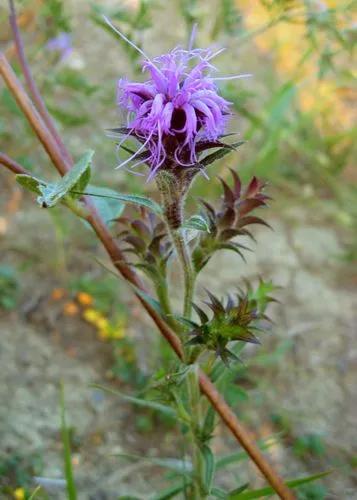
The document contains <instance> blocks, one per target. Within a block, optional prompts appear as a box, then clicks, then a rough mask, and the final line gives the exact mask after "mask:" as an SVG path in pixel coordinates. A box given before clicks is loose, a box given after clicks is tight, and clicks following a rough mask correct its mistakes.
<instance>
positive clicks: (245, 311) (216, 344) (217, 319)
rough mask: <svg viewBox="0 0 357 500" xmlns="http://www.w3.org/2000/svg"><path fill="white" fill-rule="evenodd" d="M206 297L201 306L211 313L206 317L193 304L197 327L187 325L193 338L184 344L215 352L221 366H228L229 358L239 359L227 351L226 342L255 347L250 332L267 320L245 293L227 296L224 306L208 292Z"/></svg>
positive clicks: (191, 323) (257, 342)
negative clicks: (251, 344)
mask: <svg viewBox="0 0 357 500" xmlns="http://www.w3.org/2000/svg"><path fill="white" fill-rule="evenodd" d="M207 295H208V297H209V301H208V302H205V303H206V305H207V306H208V307H209V308H210V309H211V310H212V312H213V316H212V318H209V317H208V315H207V314H206V313H205V312H204V311H203V309H201V308H200V307H198V306H197V305H196V304H193V307H194V309H195V311H196V313H197V315H198V317H199V319H200V324H199V323H196V322H194V321H190V322H189V323H190V326H191V327H192V330H191V331H190V335H192V336H193V338H192V339H191V340H190V341H189V342H188V344H189V345H202V346H205V347H206V348H207V349H209V350H213V351H215V352H216V354H217V356H220V357H221V358H222V360H223V361H224V362H225V363H228V361H229V359H230V358H232V359H239V358H238V357H237V356H236V355H235V354H234V353H233V352H232V351H230V350H229V349H228V348H227V345H228V343H229V342H231V341H237V340H240V341H242V342H249V343H253V344H259V343H260V342H259V340H258V339H257V337H256V336H255V334H254V332H257V331H259V330H261V328H260V327H259V321H261V320H262V319H268V318H267V317H266V316H265V314H264V313H263V312H260V311H259V307H258V303H257V301H256V300H255V299H252V298H250V297H249V295H248V294H240V293H238V294H237V295H236V296H235V297H232V296H231V295H229V296H228V298H227V300H226V302H225V303H224V301H220V300H219V299H218V298H217V297H216V296H215V295H213V294H212V293H210V292H209V291H207Z"/></svg>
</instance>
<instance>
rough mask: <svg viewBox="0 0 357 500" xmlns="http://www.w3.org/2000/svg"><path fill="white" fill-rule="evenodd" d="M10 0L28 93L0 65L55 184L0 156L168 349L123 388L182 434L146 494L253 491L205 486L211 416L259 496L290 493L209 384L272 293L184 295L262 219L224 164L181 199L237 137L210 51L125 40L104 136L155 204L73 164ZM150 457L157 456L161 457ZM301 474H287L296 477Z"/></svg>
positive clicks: (253, 190)
mask: <svg viewBox="0 0 357 500" xmlns="http://www.w3.org/2000/svg"><path fill="white" fill-rule="evenodd" d="M10 5H11V7H12V10H11V16H10V22H11V26H12V29H13V32H14V35H15V36H14V39H15V42H16V48H17V52H18V55H19V60H20V63H21V67H22V70H23V73H24V76H25V80H26V84H27V86H28V88H29V91H30V94H31V98H32V101H31V99H30V97H29V96H28V95H27V94H26V92H25V91H24V89H23V88H22V86H21V84H20V83H19V81H18V80H17V78H16V76H15V74H14V73H13V71H12V69H11V67H10V65H9V64H8V62H7V59H6V58H5V56H4V55H2V54H1V55H0V74H1V75H2V77H3V79H4V81H5V83H6V85H7V86H8V88H9V90H10V91H11V92H12V94H13V96H14V97H15V99H16V101H17V103H18V105H19V107H20V108H21V110H22V111H23V112H24V114H25V115H26V117H27V119H28V121H29V123H30V125H31V127H32V128H33V130H34V131H35V133H36V134H37V136H38V138H39V140H40V141H41V143H42V144H43V146H44V147H45V150H46V151H47V153H48V155H49V158H50V159H51V161H52V163H53V165H54V166H55V168H56V169H57V171H58V172H59V174H60V177H59V179H58V180H57V181H55V182H48V181H47V180H45V179H40V178H38V177H34V176H32V175H30V174H29V173H28V172H26V170H25V169H24V168H23V167H22V166H21V165H19V164H18V163H17V162H15V161H14V160H12V159H11V158H9V157H8V156H7V155H5V154H3V153H1V154H0V163H1V164H2V165H3V166H5V167H6V168H8V169H9V170H10V171H12V172H14V173H15V174H17V175H16V179H17V181H18V182H19V184H21V185H22V186H23V187H25V188H27V189H28V190H30V191H31V192H33V193H35V194H36V195H37V201H38V203H39V205H40V206H41V207H42V208H43V209H46V210H51V208H52V207H54V206H56V205H62V206H64V207H66V208H68V209H69V210H71V211H72V212H73V213H74V214H75V215H76V216H78V217H79V218H81V219H82V220H84V222H85V224H86V226H87V227H89V228H92V230H93V231H94V233H95V235H96V236H97V237H98V239H99V241H100V242H101V243H102V245H103V246H104V248H105V250H106V251H107V253H108V255H109V257H110V259H111V261H112V263H113V266H114V268H115V269H116V271H118V273H119V274H118V276H119V275H121V276H122V277H123V278H124V279H126V280H127V281H128V282H129V283H130V284H131V285H132V288H133V292H134V294H135V295H136V296H137V298H138V299H139V301H140V303H141V305H142V306H143V307H144V309H145V310H146V311H147V312H148V314H149V315H150V316H151V318H152V319H153V320H154V322H155V324H156V326H157V327H158V329H159V331H160V333H161V334H162V335H163V336H164V337H165V338H166V340H167V341H168V342H169V344H170V346H171V347H172V349H173V350H174V352H175V353H176V354H177V361H175V363H173V364H171V365H170V367H169V368H167V367H166V368H165V367H163V370H164V373H163V374H162V376H161V377H160V378H159V379H157V378H156V379H155V380H154V381H153V383H152V386H151V389H152V391H151V390H150V393H152V394H153V397H154V398H155V400H154V401H153V400H152V399H149V398H148V397H146V398H140V399H138V398H133V397H131V398H130V401H132V402H134V403H135V402H136V403H138V404H140V405H141V406H145V405H146V406H148V407H150V408H155V409H156V410H159V411H163V412H164V413H166V414H168V415H170V417H171V418H173V419H174V420H175V421H177V423H178V424H179V425H180V426H181V428H182V429H183V430H184V432H183V434H182V439H183V440H185V441H187V443H186V444H184V445H183V446H182V447H181V448H182V449H185V450H187V453H186V454H185V456H181V457H177V460H176V461H175V464H176V468H175V471H176V474H178V475H179V478H178V480H177V482H175V483H174V484H173V485H172V486H171V487H170V490H169V491H166V492H162V493H160V494H159V495H157V496H155V495H154V496H155V498H173V497H174V496H177V495H181V496H184V497H185V498H187V499H194V500H195V499H204V498H208V497H210V498H211V497H216V498H240V496H239V495H243V493H244V494H247V495H248V496H247V498H257V497H258V496H260V494H258V493H259V492H257V491H253V492H249V491H248V485H246V484H244V485H243V486H241V487H239V488H238V489H236V487H237V485H233V486H234V491H231V492H230V491H224V490H222V489H221V488H219V487H217V484H216V482H215V481H216V475H215V472H216V467H215V464H217V471H219V468H220V466H219V463H220V462H219V460H217V459H216V457H215V455H214V452H213V450H212V447H211V442H212V439H213V436H214V431H215V428H216V425H217V416H220V417H221V419H222V421H223V423H224V424H225V425H226V426H227V428H228V429H229V430H230V431H231V433H232V434H233V436H234V437H235V439H236V440H237V441H238V443H239V444H240V445H241V446H242V447H243V448H244V450H245V451H246V452H247V456H249V457H250V458H251V459H252V460H253V461H254V463H255V464H256V466H257V467H258V468H259V470H260V471H261V472H262V474H263V475H264V477H265V478H266V480H267V481H268V483H269V484H270V486H269V487H267V488H265V489H264V491H263V494H264V495H265V494H272V493H274V491H275V492H276V493H277V494H278V495H279V496H280V498H283V499H292V498H294V496H293V494H292V492H291V490H290V489H289V487H288V486H287V484H286V483H285V482H284V481H283V480H282V479H281V478H280V476H279V475H278V473H277V472H276V471H275V470H274V469H273V468H272V466H271V465H270V464H269V462H268V461H267V460H266V458H265V457H264V455H263V454H262V453H261V451H260V450H259V447H258V446H257V445H256V444H255V443H254V442H252V440H251V439H250V437H249V433H248V432H247V431H246V430H245V429H244V427H243V426H242V424H241V423H240V422H239V420H238V419H237V417H236V415H235V414H234V413H233V411H232V410H231V409H230V408H229V406H228V405H227V403H226V402H225V400H224V398H223V396H222V395H221V394H220V392H219V391H218V389H217V388H216V387H215V386H214V385H213V381H219V379H220V377H222V376H223V374H224V372H225V370H228V369H229V365H230V364H231V363H236V362H240V361H239V356H238V353H239V354H240V353H241V351H242V347H243V346H244V345H245V344H246V343H258V342H259V332H260V330H261V329H262V328H263V326H264V323H265V322H266V320H267V317H266V312H265V309H266V305H267V304H268V303H269V302H270V301H271V300H273V299H272V298H271V297H269V296H267V294H266V293H265V292H264V290H265V289H266V287H264V283H261V284H260V285H258V289H257V290H254V289H253V288H252V287H251V286H247V285H246V284H245V285H244V287H242V289H238V288H237V291H236V293H234V294H232V295H229V294H227V296H226V297H218V296H217V294H216V293H215V292H214V291H213V290H207V291H206V292H205V297H206V300H205V301H204V302H203V303H202V302H201V300H200V299H199V298H198V297H197V296H196V281H197V277H198V276H199V274H200V273H201V272H202V271H203V270H204V268H205V265H206V264H207V262H208V260H209V259H210V258H211V257H212V255H213V254H214V253H215V252H217V251H219V250H232V251H234V252H236V253H237V254H238V257H237V258H241V257H244V252H245V251H246V247H245V246H244V245H243V244H242V242H241V241H240V238H241V237H245V238H246V237H247V236H248V237H249V238H251V239H253V235H252V233H251V228H250V226H251V225H253V224H265V225H266V223H265V222H264V221H263V219H262V218H261V217H260V216H257V215H256V214H255V212H256V211H257V212H258V210H260V209H261V208H262V207H264V206H265V205H266V202H267V200H268V197H267V195H266V194H264V183H262V182H261V181H259V180H257V179H256V178H253V179H252V180H251V182H250V183H249V184H248V185H247V186H245V187H242V186H241V182H240V178H239V176H238V174H237V172H236V171H232V177H233V182H232V184H231V185H228V184H227V183H226V182H225V181H223V180H222V181H221V182H222V187H223V197H222V199H221V200H218V201H214V200H204V201H202V202H201V205H200V210H199V213H197V214H191V216H188V215H187V214H186V210H185V203H186V200H187V198H188V197H190V193H191V191H190V189H191V187H192V184H193V182H194V180H195V178H197V176H200V175H202V176H204V177H206V178H207V182H212V181H210V180H209V175H212V172H211V173H210V174H208V168H211V165H212V164H213V163H214V162H215V161H216V160H218V159H220V158H223V157H224V156H225V155H227V154H228V153H234V151H235V150H236V149H237V148H238V147H239V146H240V144H241V142H233V143H232V142H227V140H228V137H229V136H230V134H228V133H227V126H228V119H229V116H230V114H231V112H230V103H229V102H227V101H226V100H225V99H224V98H223V97H222V96H220V94H219V88H218V82H219V81H220V80H222V79H224V78H225V77H219V76H215V73H214V72H215V67H214V66H213V60H214V58H215V57H216V56H218V54H219V53H220V51H216V52H213V51H211V50H209V49H195V48H193V44H194V37H193V36H192V38H191V41H190V44H189V47H188V49H183V48H176V49H174V50H173V51H172V52H170V53H169V54H166V55H162V56H159V57H156V58H153V59H150V58H149V57H148V56H147V55H146V54H145V53H144V52H142V51H141V49H138V48H137V47H135V46H134V47H133V48H134V49H135V50H137V51H138V52H139V54H140V56H141V57H142V58H143V62H142V65H143V70H144V71H145V72H147V73H148V77H147V80H146V81H144V82H143V83H132V82H128V81H127V80H126V79H123V78H122V79H121V80H119V83H118V106H119V107H120V108H121V109H122V110H123V111H124V112H125V114H126V124H125V126H123V124H118V125H119V127H116V128H113V129H111V130H110V132H109V134H110V135H111V136H113V137H114V138H116V139H117V138H118V142H117V148H118V151H120V150H124V151H126V152H128V153H129V154H130V156H129V158H127V159H126V160H124V161H122V162H121V163H120V164H119V167H126V168H128V170H130V171H134V172H135V173H136V172H137V169H138V167H139V166H141V167H144V168H146V169H147V174H146V180H147V182H155V183H156V185H157V189H158V191H159V194H160V202H157V201H154V200H152V199H150V198H147V197H145V196H138V195H136V194H120V193H116V192H115V191H113V190H112V189H110V188H99V187H96V186H93V185H91V184H90V177H91V162H92V157H93V154H94V153H93V151H88V152H86V153H84V155H83V156H82V158H80V160H79V161H78V162H77V163H75V164H74V165H73V163H72V158H71V155H70V153H69V152H68V150H67V149H66V148H65V146H64V144H63V142H62V140H61V138H60V136H59V135H58V132H57V131H56V128H55V127H54V124H53V122H52V119H51V117H50V116H49V114H48V112H47V110H46V107H45V105H44V103H43V101H42V98H41V96H40V94H39V92H38V89H37V87H36V84H35V82H34V80H33V77H32V75H31V71H30V69H29V66H28V64H27V61H26V58H25V55H24V47H23V45H22V41H21V37H20V35H19V32H18V28H17V23H16V16H15V11H14V8H13V3H12V2H10ZM108 23H109V21H108ZM109 24H110V23H109ZM110 26H111V25H110ZM115 31H116V32H117V33H118V35H119V36H121V37H122V38H124V40H126V41H127V42H128V43H129V44H131V42H130V41H129V40H127V39H126V38H125V37H124V36H123V35H122V34H121V33H120V32H119V31H117V30H115ZM131 45H133V44H131ZM240 77H241V76H231V77H226V78H240ZM119 139H120V140H119ZM129 139H130V140H131V141H133V140H134V141H136V143H137V144H138V147H137V148H136V149H132V147H129V146H128V145H127V140H129ZM139 173H140V174H143V172H141V171H140V172H139ZM144 175H145V173H144ZM127 204H130V205H134V206H135V208H134V212H135V210H136V211H137V213H136V214H135V215H134V216H133V215H132V214H133V211H132V210H130V211H126V213H125V214H123V210H124V209H125V206H126V205H127ZM253 212H254V214H253ZM177 263H179V265H180V266H181V269H182V275H183V304H182V308H181V310H177V309H176V307H174V305H173V303H172V300H171V299H172V295H173V287H174V286H175V285H174V283H172V281H171V271H172V268H173V267H174V266H175V267H176V266H177ZM150 283H151V285H150ZM157 400H159V401H157ZM67 452H68V450H67ZM66 463H67V465H68V460H67V462H66ZM160 463H161V465H162V464H164V466H165V463H167V464H170V463H172V461H171V462H170V461H169V460H168V461H165V460H161V462H160ZM153 464H154V465H155V461H154V462H153ZM168 467H169V465H168ZM169 468H170V467H169ZM66 470H67V469H66ZM175 477H176V478H177V476H175ZM311 479H312V478H303V479H301V480H297V481H296V480H295V481H293V482H292V483H289V484H291V485H292V486H296V485H298V484H301V482H306V481H309V480H311ZM74 488H75V485H74V483H73V478H71V481H70V487H68V492H69V498H75V493H73V492H74ZM243 490H247V491H244V492H243ZM70 492H71V494H70ZM242 492H243V493H242ZM73 494H74V496H73ZM71 495H72V496H71ZM249 495H253V496H249ZM254 495H255V496H254ZM257 495H258V496H257ZM150 498H151V497H150ZM242 498H243V497H242Z"/></svg>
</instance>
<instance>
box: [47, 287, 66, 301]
mask: <svg viewBox="0 0 357 500" xmlns="http://www.w3.org/2000/svg"><path fill="white" fill-rule="evenodd" d="M65 295H66V290H64V289H63V288H54V289H53V290H52V293H51V299H53V300H61V299H63V297H64V296H65Z"/></svg>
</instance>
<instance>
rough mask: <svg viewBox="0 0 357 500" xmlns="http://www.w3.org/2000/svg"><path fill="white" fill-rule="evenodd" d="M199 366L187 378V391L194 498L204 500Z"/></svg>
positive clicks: (193, 368) (205, 492) (205, 493)
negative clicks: (200, 442)
mask: <svg viewBox="0 0 357 500" xmlns="http://www.w3.org/2000/svg"><path fill="white" fill-rule="evenodd" d="M196 368H197V366H195V365H192V371H190V373H189V374H188V376H187V377H186V389H187V395H188V401H189V407H190V412H191V421H190V438H191V446H192V471H193V485H192V498H193V499H194V500H202V499H205V498H207V491H206V487H205V483H204V464H203V459H202V454H201V451H200V447H199V436H198V431H199V430H200V428H201V424H202V415H201V413H202V412H201V394H200V388H199V384H198V372H197V369H196Z"/></svg>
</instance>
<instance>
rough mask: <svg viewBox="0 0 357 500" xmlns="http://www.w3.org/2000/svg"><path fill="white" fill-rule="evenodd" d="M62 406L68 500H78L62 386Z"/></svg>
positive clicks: (62, 431)
mask: <svg viewBox="0 0 357 500" xmlns="http://www.w3.org/2000/svg"><path fill="white" fill-rule="evenodd" d="M60 406H61V434H62V443H63V453H64V470H65V477H66V484H67V494H68V500H77V490H76V485H75V482H74V478H73V470H72V458H71V444H70V437H69V432H68V427H67V423H66V409H65V402H64V389H63V385H61V397H60Z"/></svg>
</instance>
